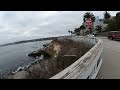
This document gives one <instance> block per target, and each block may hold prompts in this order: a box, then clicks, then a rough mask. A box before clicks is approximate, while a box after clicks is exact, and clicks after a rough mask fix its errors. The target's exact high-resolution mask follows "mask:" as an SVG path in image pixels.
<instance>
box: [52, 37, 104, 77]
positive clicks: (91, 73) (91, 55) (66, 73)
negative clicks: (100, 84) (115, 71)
mask: <svg viewBox="0 0 120 90" xmlns="http://www.w3.org/2000/svg"><path fill="white" fill-rule="evenodd" d="M69 38H71V37H69ZM71 39H72V40H75V41H84V42H89V43H93V44H94V46H93V47H92V48H91V49H90V50H89V51H88V52H87V53H86V54H84V55H83V56H82V57H81V58H79V59H78V60H77V61H75V62H74V63H73V64H71V65H70V66H68V67H67V68H65V69H64V70H63V71H61V72H59V73H58V74H56V75H54V76H53V77H51V78H50V79H95V78H96V76H97V74H98V71H99V69H100V67H101V64H102V59H103V56H102V51H103V42H102V41H101V40H100V39H99V38H96V37H90V36H74V37H72V38H71Z"/></svg>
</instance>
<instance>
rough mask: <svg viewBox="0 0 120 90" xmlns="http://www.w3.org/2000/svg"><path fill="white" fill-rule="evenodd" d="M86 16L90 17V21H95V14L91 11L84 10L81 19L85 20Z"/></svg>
mask: <svg viewBox="0 0 120 90" xmlns="http://www.w3.org/2000/svg"><path fill="white" fill-rule="evenodd" d="M86 18H91V19H92V23H93V22H95V16H94V15H93V13H91V12H86V13H85V14H84V16H83V21H84V22H85V19H86Z"/></svg>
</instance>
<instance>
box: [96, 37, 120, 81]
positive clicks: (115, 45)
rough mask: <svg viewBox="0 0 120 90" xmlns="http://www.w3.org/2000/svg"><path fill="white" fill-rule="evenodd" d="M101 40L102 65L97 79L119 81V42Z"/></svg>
mask: <svg viewBox="0 0 120 90" xmlns="http://www.w3.org/2000/svg"><path fill="white" fill-rule="evenodd" d="M100 38H101V39H102V40H103V46H104V48H103V63H102V66H101V68H100V71H99V73H98V76H97V79H120V41H114V40H109V39H107V38H103V37H100Z"/></svg>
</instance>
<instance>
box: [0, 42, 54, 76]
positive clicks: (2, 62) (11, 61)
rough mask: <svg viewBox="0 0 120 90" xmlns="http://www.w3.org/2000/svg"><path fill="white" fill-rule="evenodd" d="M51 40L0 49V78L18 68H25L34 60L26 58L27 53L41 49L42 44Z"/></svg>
mask: <svg viewBox="0 0 120 90" xmlns="http://www.w3.org/2000/svg"><path fill="white" fill-rule="evenodd" d="M51 41H52V40H45V41H37V42H28V43H22V44H16V45H9V46H3V47H0V78H3V76H4V75H6V74H9V73H10V72H12V71H15V70H16V69H17V68H18V67H22V66H25V65H27V64H29V63H30V62H32V61H34V60H35V58H32V57H29V56H27V54H28V53H30V52H33V51H35V50H38V49H40V48H43V44H46V43H50V42H51Z"/></svg>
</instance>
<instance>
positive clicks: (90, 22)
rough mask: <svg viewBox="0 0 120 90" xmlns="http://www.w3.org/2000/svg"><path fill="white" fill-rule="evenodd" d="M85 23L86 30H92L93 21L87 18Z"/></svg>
mask: <svg viewBox="0 0 120 90" xmlns="http://www.w3.org/2000/svg"><path fill="white" fill-rule="evenodd" d="M85 23H86V28H87V29H90V28H91V27H92V20H91V18H86V20H85Z"/></svg>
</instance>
